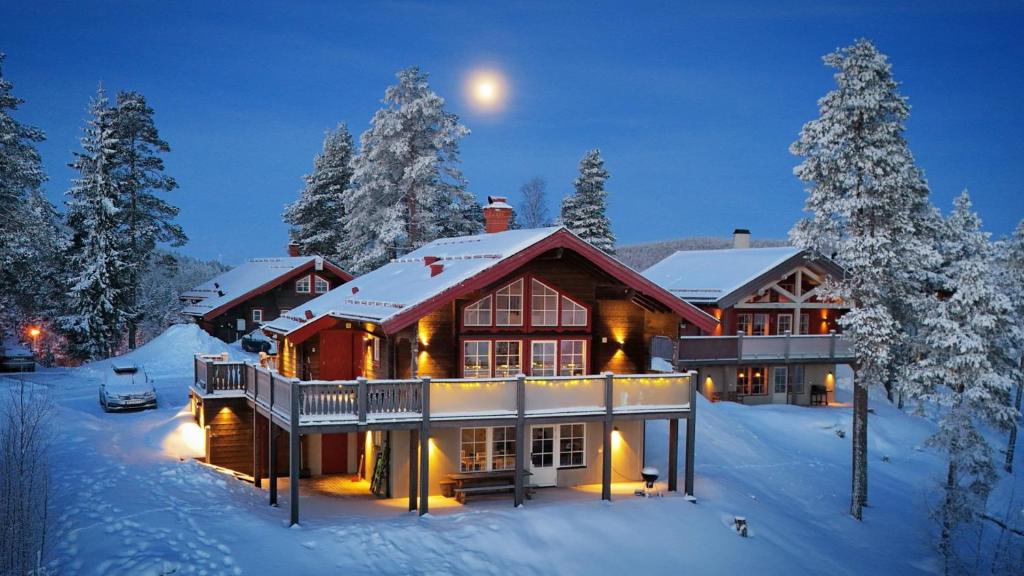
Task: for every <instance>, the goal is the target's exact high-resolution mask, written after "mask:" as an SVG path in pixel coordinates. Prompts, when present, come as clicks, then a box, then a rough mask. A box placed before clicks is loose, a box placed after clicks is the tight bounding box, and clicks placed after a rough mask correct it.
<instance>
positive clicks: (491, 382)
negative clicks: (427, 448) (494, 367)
mask: <svg viewBox="0 0 1024 576" xmlns="http://www.w3.org/2000/svg"><path fill="white" fill-rule="evenodd" d="M515 413H516V379H515V378H460V379H455V378H451V379H447V378H446V379H439V380H432V381H431V383H430V416H431V417H432V418H456V417H460V416H461V417H468V418H471V417H484V416H507V415H510V414H515Z"/></svg>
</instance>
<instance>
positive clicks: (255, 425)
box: [244, 365, 263, 488]
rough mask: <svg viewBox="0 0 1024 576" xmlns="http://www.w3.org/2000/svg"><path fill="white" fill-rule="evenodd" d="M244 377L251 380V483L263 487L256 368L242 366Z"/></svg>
mask: <svg viewBox="0 0 1024 576" xmlns="http://www.w3.org/2000/svg"><path fill="white" fill-rule="evenodd" d="M244 370H245V375H246V378H247V379H248V381H249V382H252V483H253V486H256V487H257V488H262V487H263V478H261V477H260V455H261V454H262V452H263V451H262V450H261V449H260V435H259V434H258V433H257V430H259V429H260V427H259V423H260V409H259V406H258V405H257V403H256V402H257V399H258V398H259V397H260V395H259V391H260V389H259V383H258V382H257V381H256V368H255V367H254V366H252V365H246V366H245V367H244Z"/></svg>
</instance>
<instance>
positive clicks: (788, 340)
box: [786, 330, 791, 364]
mask: <svg viewBox="0 0 1024 576" xmlns="http://www.w3.org/2000/svg"><path fill="white" fill-rule="evenodd" d="M790 335H791V333H790V331H789V330H786V364H789V349H790V348H789V347H790V345H791V340H790V338H789V337H790Z"/></svg>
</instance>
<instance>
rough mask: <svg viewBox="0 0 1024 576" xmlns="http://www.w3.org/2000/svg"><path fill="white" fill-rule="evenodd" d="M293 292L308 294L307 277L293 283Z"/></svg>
mask: <svg viewBox="0 0 1024 576" xmlns="http://www.w3.org/2000/svg"><path fill="white" fill-rule="evenodd" d="M295 291H296V292H300V293H302V294H308V293H309V276H306V277H305V278H300V279H298V280H296V281H295Z"/></svg>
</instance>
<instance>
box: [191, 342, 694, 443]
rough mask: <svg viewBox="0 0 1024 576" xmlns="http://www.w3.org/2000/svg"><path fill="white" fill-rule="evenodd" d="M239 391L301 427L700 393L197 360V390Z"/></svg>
mask: <svg viewBox="0 0 1024 576" xmlns="http://www.w3.org/2000/svg"><path fill="white" fill-rule="evenodd" d="M201 360H202V361H201ZM224 365H227V366H231V368H230V369H227V370H226V373H227V374H229V375H230V378H229V380H230V382H231V384H230V386H228V385H225V387H217V386H216V385H211V384H210V382H213V381H217V382H219V381H220V380H215V379H214V378H210V377H208V373H209V372H210V371H217V373H218V374H220V373H221V372H225V369H224V368H221V366H224ZM201 380H202V381H203V382H204V383H203V384H200V381H201ZM239 385H240V386H241V388H240V389H241V390H243V391H244V395H245V397H247V398H248V399H250V400H252V401H253V403H254V404H256V405H258V406H259V407H260V408H262V409H263V410H265V411H267V412H269V413H272V414H273V415H274V416H275V417H276V418H278V419H279V420H282V421H284V422H286V423H289V424H291V423H295V424H297V425H298V426H321V425H341V426H344V425H349V424H353V425H366V424H387V423H411V422H421V421H423V420H424V419H429V420H430V421H432V422H438V421H472V420H495V419H509V420H514V419H516V418H519V417H522V418H526V419H530V418H546V417H548V418H549V417H558V416H585V415H591V416H598V415H606V414H611V415H615V414H643V413H659V414H660V413H677V412H688V411H689V410H690V408H691V405H692V404H691V403H692V401H693V392H694V388H693V386H692V384H691V375H690V374H633V375H617V374H610V373H606V374H601V375H594V376H558V377H526V376H521V375H520V376H517V377H512V378H470V379H437V380H432V379H430V378H414V379H408V380H367V379H364V378H358V379H356V380H341V381H302V380H298V379H296V378H287V377H284V376H281V375H280V374H278V373H277V372H273V371H271V370H267V369H265V368H261V367H259V366H256V365H254V364H249V363H244V362H226V361H223V360H220V359H219V357H218V360H216V361H213V360H205V359H202V357H199V356H197V357H196V387H197V388H198V389H200V390H202V391H207V392H209V393H213V394H219V393H222V391H223V392H225V393H233V391H235V390H238V388H235V387H234V386H239ZM293 416H294V417H295V420H296V421H295V422H293Z"/></svg>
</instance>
